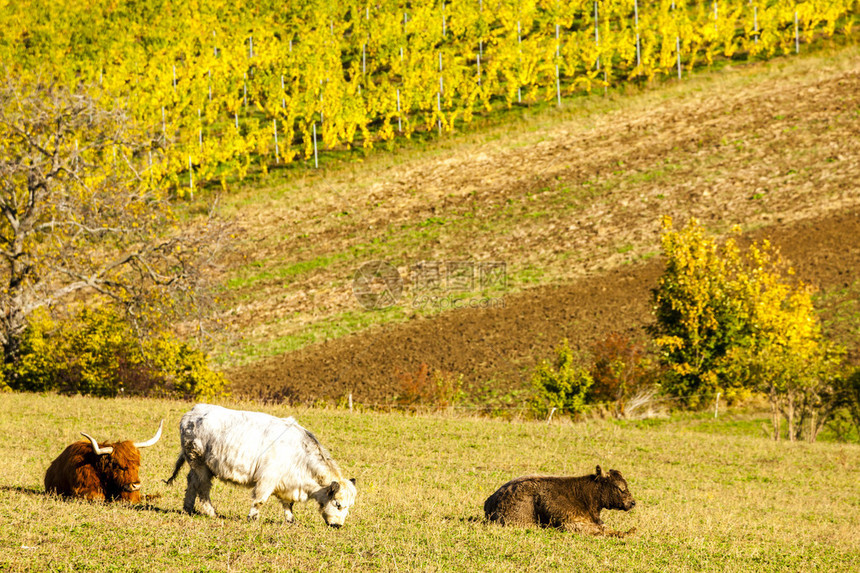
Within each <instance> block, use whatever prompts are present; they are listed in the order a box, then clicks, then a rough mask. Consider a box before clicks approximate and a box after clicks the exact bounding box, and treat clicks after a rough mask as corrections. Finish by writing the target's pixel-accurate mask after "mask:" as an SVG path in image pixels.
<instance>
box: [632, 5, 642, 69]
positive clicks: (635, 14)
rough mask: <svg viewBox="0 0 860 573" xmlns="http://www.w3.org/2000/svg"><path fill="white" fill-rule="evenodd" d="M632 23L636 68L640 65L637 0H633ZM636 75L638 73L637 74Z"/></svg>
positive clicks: (640, 52) (640, 51)
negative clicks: (634, 32)
mask: <svg viewBox="0 0 860 573" xmlns="http://www.w3.org/2000/svg"><path fill="white" fill-rule="evenodd" d="M633 23H634V25H635V26H636V68H637V69H639V68H641V67H642V49H641V47H640V43H639V2H638V0H633ZM637 75H638V74H637Z"/></svg>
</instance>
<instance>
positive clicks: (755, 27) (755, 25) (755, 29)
mask: <svg viewBox="0 0 860 573" xmlns="http://www.w3.org/2000/svg"><path fill="white" fill-rule="evenodd" d="M753 42H754V43H755V45H758V6H756V5H755V4H753Z"/></svg>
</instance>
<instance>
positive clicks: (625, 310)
mask: <svg viewBox="0 0 860 573" xmlns="http://www.w3.org/2000/svg"><path fill="white" fill-rule="evenodd" d="M749 236H750V238H752V239H762V238H768V239H770V240H771V242H772V243H773V244H775V245H776V246H777V247H778V248H779V249H780V250H781V252H782V254H783V256H784V258H786V259H787V260H788V261H789V262H790V263H791V264H792V266H793V267H794V268H795V270H796V272H797V276H798V277H799V278H800V279H801V280H803V281H804V282H806V283H808V284H810V285H812V286H813V287H815V288H817V289H821V290H829V289H833V288H839V287H845V286H849V285H851V284H853V283H854V281H855V280H856V277H857V276H858V271H860V209H858V208H852V209H844V210H841V211H834V212H829V213H824V214H822V215H820V216H817V217H813V218H806V219H800V220H795V221H792V222H786V223H782V224H775V225H773V226H770V227H766V228H761V229H759V230H758V231H756V232H753V233H750V235H749ZM661 271H662V262H661V261H660V260H659V259H658V258H654V259H651V260H650V261H647V262H645V263H640V264H635V265H634V264H631V265H622V266H621V267H616V268H614V269H612V270H609V271H606V272H602V273H596V274H592V275H590V276H586V277H584V278H582V279H580V280H577V281H575V282H572V283H570V284H565V285H558V286H543V287H538V288H533V289H529V290H527V291H524V292H520V293H517V294H511V295H507V296H506V297H505V304H504V305H503V306H500V307H496V308H490V309H471V308H470V309H458V310H453V311H449V312H446V313H443V314H441V315H438V316H436V317H433V318H416V319H414V320H411V321H409V322H406V323H402V324H397V325H388V326H385V327H379V328H374V329H371V330H368V331H365V332H362V333H359V334H356V335H352V336H347V337H345V338H341V339H337V340H333V341H329V342H326V343H322V344H316V345H312V346H309V347H306V348H303V349H301V350H299V351H296V352H292V353H288V354H285V355H282V356H277V357H274V358H271V359H267V360H264V361H262V362H258V363H256V364H253V365H252V366H248V367H244V368H241V369H235V370H233V371H232V372H231V373H230V377H231V379H232V382H233V388H234V391H235V392H236V393H239V394H243V395H248V396H252V397H258V398H262V399H285V400H291V401H308V400H314V399H318V398H324V399H328V400H339V399H341V398H343V397H344V396H346V395H347V394H349V393H352V395H353V399H354V400H356V401H358V402H361V403H365V404H384V403H387V402H389V401H390V400H391V399H392V398H393V397H394V396H396V395H397V394H398V393H400V392H401V391H402V388H401V383H400V382H399V381H398V373H401V372H416V371H417V370H418V368H419V366H420V365H421V364H422V363H426V364H427V365H428V366H430V367H431V368H434V369H441V370H443V371H446V372H451V373H455V374H463V375H464V377H465V380H466V381H467V384H468V385H470V386H471V387H475V385H477V386H480V385H482V384H486V383H488V382H490V381H492V386H493V387H494V388H495V389H497V390H499V391H502V392H503V391H506V390H508V389H512V388H521V387H523V385H524V384H525V383H526V382H527V380H528V371H529V369H530V368H531V367H532V366H533V365H534V364H535V363H536V361H537V360H539V359H540V358H543V357H547V356H548V355H549V354H550V352H551V348H552V347H553V346H554V345H556V344H557V343H558V342H559V341H560V340H561V339H562V338H565V337H566V338H568V339H569V340H570V343H571V345H572V346H575V347H579V348H587V347H588V346H589V345H590V344H592V343H593V342H595V341H597V340H600V339H602V338H603V337H605V336H606V335H608V334H609V333H611V332H613V331H618V332H622V333H626V334H628V335H630V336H632V337H638V336H640V335H641V334H642V329H643V327H644V326H645V325H646V324H648V323H649V321H650V320H651V313H650V290H651V288H653V287H654V285H655V284H656V281H657V279H658V277H659V275H660V272H661Z"/></svg>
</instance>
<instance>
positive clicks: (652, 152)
mask: <svg viewBox="0 0 860 573" xmlns="http://www.w3.org/2000/svg"><path fill="white" fill-rule="evenodd" d="M858 70H860V55H858V51H857V50H856V49H855V48H851V49H849V50H848V51H847V52H842V53H841V54H839V57H838V58H834V59H833V61H832V62H831V61H829V60H828V59H827V58H826V57H824V58H818V59H815V58H810V59H806V60H803V59H800V60H795V61H793V62H792V63H791V64H790V65H788V64H786V65H784V66H783V65H782V64H771V65H769V66H767V67H762V66H750V67H748V68H743V69H739V70H724V71H723V72H720V73H721V74H724V75H723V77H722V78H720V77H717V78H711V79H703V80H700V83H699V84H693V86H694V87H693V88H691V89H686V90H684V91H672V90H671V89H667V90H665V91H656V92H649V93H646V94H645V95H643V96H638V97H635V98H633V99H632V100H631V103H630V104H628V105H623V106H616V108H615V109H613V110H611V111H609V112H603V113H600V114H594V115H589V114H585V115H584V116H583V117H580V118H572V119H567V120H566V121H565V122H564V123H560V124H558V125H552V126H546V127H545V128H544V129H543V130H541V131H540V133H534V132H529V133H516V134H514V133H512V134H510V136H509V137H506V138H504V139H503V140H498V139H496V140H491V141H489V142H483V143H469V144H468V145H464V146H463V147H462V148H459V149H457V150H456V151H455V152H452V153H451V154H450V155H448V156H436V157H430V158H422V159H420V160H419V159H416V160H415V161H407V162H406V163H405V164H398V165H396V166H392V167H389V168H387V169H382V170H380V171H379V172H377V173H375V179H374V182H373V183H372V184H369V185H364V186H358V187H356V189H355V190H354V191H353V192H352V194H351V195H350V197H349V200H348V201H347V200H346V199H344V198H343V195H344V193H340V194H337V193H335V195H336V196H337V197H340V199H339V200H341V201H344V202H345V204H347V203H348V204H349V205H350V206H351V207H350V208H351V209H352V212H351V213H350V217H349V218H348V220H347V221H346V222H344V221H343V220H338V221H337V225H335V224H334V223H332V222H331V221H332V218H331V217H330V216H329V215H327V213H329V212H331V211H332V210H336V209H339V208H340V207H339V206H338V205H334V204H332V202H331V201H332V200H331V199H328V200H322V201H321V202H320V203H319V204H315V205H308V206H305V207H303V208H299V207H295V208H294V210H295V212H296V213H298V215H296V214H295V213H292V214H291V215H290V220H291V223H290V224H291V225H294V227H285V228H282V229H281V230H280V231H278V233H295V232H296V230H297V229H298V228H299V227H301V229H302V230H303V231H304V233H305V236H306V237H308V244H309V245H314V246H312V247H308V248H310V253H312V254H313V253H316V254H317V256H320V255H321V254H322V253H326V252H331V250H330V249H332V248H333V247H331V245H336V247H334V248H335V249H336V250H337V249H344V248H347V247H348V246H349V245H350V241H351V240H352V238H353V237H355V236H356V234H358V235H361V233H362V232H363V233H365V235H364V238H367V235H366V233H369V231H367V229H380V228H386V227H388V228H397V227H398V225H403V224H405V223H408V222H410V221H411V222H414V221H424V220H427V218H428V217H438V218H439V220H441V221H443V223H441V224H440V229H439V232H438V233H437V234H436V235H434V236H433V237H432V240H429V241H428V244H422V245H420V246H419V247H415V248H411V247H404V249H403V252H402V253H400V252H398V260H400V261H401V263H402V262H403V261H404V260H409V259H412V260H420V259H422V258H423V259H431V258H436V259H440V258H445V257H448V258H454V256H460V257H462V256H463V254H464V253H465V254H466V256H468V255H469V254H470V253H471V254H473V255H474V254H475V253H479V254H480V255H483V256H484V258H485V259H490V260H504V261H507V262H508V268H509V272H510V269H512V268H517V267H523V268H525V267H528V268H540V269H541V270H542V272H543V277H544V279H543V282H544V283H545V284H542V285H541V286H537V287H533V288H527V289H520V290H519V291H518V292H511V293H508V294H506V295H505V296H504V305H503V306H499V307H496V308H490V309H459V310H452V311H448V312H445V313H442V314H440V315H437V316H433V317H424V316H421V315H415V316H414V318H413V319H411V320H407V321H406V322H402V323H398V324H388V325H385V326H378V327H372V328H369V329H366V330H364V331H361V332H358V333H356V334H352V335H349V336H346V337H342V338H338V339H334V340H331V341H327V342H321V343H316V344H311V345H309V346H306V347H304V348H301V349H299V350H297V351H294V352H290V353H286V354H282V355H280V356H274V357H270V358H266V359H264V360H260V361H257V362H255V363H253V364H250V365H247V366H242V367H237V368H234V369H233V370H231V371H230V373H229V375H230V378H231V379H232V381H233V388H234V392H237V393H240V394H245V395H250V396H256V397H260V398H271V399H290V400H299V401H305V400H313V399H316V398H326V399H329V400H331V399H334V400H338V399H341V398H343V397H344V396H345V395H346V394H348V393H352V394H353V397H354V399H355V400H357V401H359V402H364V403H384V402H386V401H388V400H390V399H391V398H392V397H393V396H394V395H396V394H397V393H398V392H399V391H400V388H399V383H398V380H397V376H396V373H397V372H399V371H410V372H414V371H415V370H416V369H417V368H418V366H419V365H420V364H421V363H426V364H428V365H429V366H430V367H432V368H438V369H442V370H444V371H446V372H451V373H456V374H463V375H464V378H465V380H466V381H467V382H468V383H469V384H471V385H480V384H483V383H486V382H487V381H489V380H493V384H494V385H495V386H497V387H498V388H499V389H502V390H505V389H509V388H516V387H522V386H523V384H524V383H525V381H526V380H527V378H528V374H527V373H528V369H529V368H530V367H531V366H533V365H534V363H535V362H536V361H537V360H538V359H540V358H543V357H546V356H547V355H548V354H549V352H550V349H551V347H552V346H554V345H555V344H557V343H558V342H559V340H560V339H561V338H563V337H567V338H568V339H569V340H570V341H571V344H572V345H575V346H579V347H587V346H588V345H589V344H590V343H591V342H593V341H595V340H597V339H600V338H602V337H604V336H605V335H606V334H608V333H609V332H612V331H621V332H626V333H628V334H630V335H632V336H637V335H639V334H641V332H642V328H643V326H644V325H645V324H647V323H648V322H649V321H650V310H649V295H650V289H651V288H652V287H653V286H654V285H655V283H656V280H657V277H658V276H659V273H660V272H661V261H660V260H659V257H654V256H653V255H654V254H655V253H656V251H657V250H658V249H659V220H660V217H661V215H672V216H673V217H674V218H675V220H676V221H683V220H685V219H686V218H688V217H690V216H695V217H698V218H700V219H701V220H702V221H703V222H704V223H705V224H706V225H707V226H708V227H709V228H710V229H712V230H714V231H715V232H718V233H720V232H725V231H727V230H728V229H729V228H730V227H731V226H732V225H734V224H741V225H743V226H744V228H745V229H746V234H747V235H748V236H749V237H750V238H765V237H766V238H769V239H770V240H771V241H772V242H773V243H774V244H776V245H777V246H778V247H779V248H780V249H781V251H782V253H783V255H784V257H785V258H786V259H787V260H788V261H789V262H790V263H791V264H792V265H793V266H794V267H795V269H796V270H797V274H798V276H799V277H800V278H801V279H802V280H804V281H806V282H808V283H810V284H812V285H813V286H815V287H816V288H818V289H820V290H823V291H831V290H833V289H837V288H842V287H849V286H851V285H853V284H854V283H855V281H856V280H857V277H858V271H860V71H858ZM333 185H336V184H333ZM301 209H304V211H302V210H301ZM533 214H537V216H529V215H533ZM244 216H245V217H246V221H251V220H253V221H254V223H253V224H252V223H250V222H247V226H246V228H245V231H246V233H248V234H249V235H250V236H251V239H249V244H251V243H252V242H253V240H254V239H253V235H254V230H253V229H254V227H259V228H260V229H266V231H265V232H266V233H271V227H270V222H271V220H274V219H277V218H278V217H281V218H285V217H283V214H282V213H281V214H279V213H278V211H277V209H272V205H271V204H270V205H267V206H265V207H261V208H260V209H259V210H258V211H253V209H251V210H249V211H248V212H247V213H245V215H244ZM259 233H260V235H261V238H260V241H262V240H263V239H262V234H263V233H264V231H260V232H259ZM388 240H390V241H391V242H396V240H397V237H396V236H389V237H388ZM261 244H262V243H261ZM322 245H328V247H323V246H322ZM266 248H267V249H269V251H268V252H267V253H266V256H272V254H273V253H277V252H278V249H279V247H278V246H277V245H274V244H271V245H270V246H268V247H266ZM282 248H286V247H282ZM324 248H328V249H329V250H328V251H326V250H319V249H324ZM410 248H411V249H412V250H410ZM314 249H317V250H314ZM394 250H395V251H396V246H395V248H394ZM355 262H356V261H355V260H354V259H350V260H349V261H346V262H345V263H344V264H345V265H346V266H344V267H338V266H337V265H333V266H331V267H330V268H327V269H323V270H321V271H320V272H319V273H316V274H313V275H311V276H309V277H308V278H306V279H305V280H304V283H299V284H294V285H291V287H290V288H293V289H296V290H297V291H302V292H308V291H310V292H315V293H316V294H315V299H314V300H315V301H316V304H319V305H321V306H322V307H323V308H325V309H328V312H331V311H332V309H334V310H335V311H336V310H338V309H346V308H355V306H356V305H355V301H354V300H353V299H352V298H351V296H350V292H349V286H350V285H349V284H348V281H345V280H343V277H344V276H351V275H348V274H347V272H348V271H349V270H351V269H354V268H355ZM350 265H351V266H350ZM327 273H328V274H327ZM338 273H340V274H341V276H340V277H339V278H340V281H339V283H338V281H337V280H336V278H337V275H338ZM335 283H338V285H337V286H332V287H331V288H328V289H326V288H323V285H326V284H335ZM262 286H263V287H264V288H263V290H265V289H268V290H265V292H267V293H269V294H268V295H266V296H265V297H260V298H259V299H258V301H257V302H255V303H254V304H255V305H256V306H254V312H250V313H245V314H244V315H241V314H240V313H236V315H235V316H234V317H233V318H232V320H233V323H232V325H231V326H232V327H233V328H234V329H235V330H237V331H238V330H241V329H243V328H247V329H248V332H253V329H254V328H255V325H256V323H259V322H260V317H261V316H266V317H271V316H273V315H276V316H286V315H289V313H290V312H295V309H293V308H291V307H289V305H288V304H287V303H284V302H279V303H275V302H270V299H271V300H274V299H275V298H277V297H274V296H272V293H276V292H279V291H278V289H279V288H281V287H280V286H278V284H276V283H271V284H268V285H262ZM255 288H260V285H256V286H255ZM303 289H304V290H303ZM286 298H289V297H286V296H284V297H280V300H283V299H286ZM294 298H295V297H294ZM304 303H305V304H306V299H304ZM323 320H325V318H323Z"/></svg>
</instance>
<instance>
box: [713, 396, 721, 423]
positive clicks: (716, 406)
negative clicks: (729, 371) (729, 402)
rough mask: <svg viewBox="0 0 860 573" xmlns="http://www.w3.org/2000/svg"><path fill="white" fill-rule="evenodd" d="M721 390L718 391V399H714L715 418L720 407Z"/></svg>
mask: <svg viewBox="0 0 860 573" xmlns="http://www.w3.org/2000/svg"><path fill="white" fill-rule="evenodd" d="M720 394H721V393H720V392H717V399H716V400H714V418H716V417H717V412H718V411H719V409H720Z"/></svg>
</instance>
